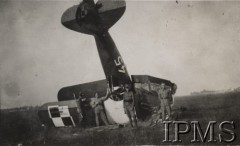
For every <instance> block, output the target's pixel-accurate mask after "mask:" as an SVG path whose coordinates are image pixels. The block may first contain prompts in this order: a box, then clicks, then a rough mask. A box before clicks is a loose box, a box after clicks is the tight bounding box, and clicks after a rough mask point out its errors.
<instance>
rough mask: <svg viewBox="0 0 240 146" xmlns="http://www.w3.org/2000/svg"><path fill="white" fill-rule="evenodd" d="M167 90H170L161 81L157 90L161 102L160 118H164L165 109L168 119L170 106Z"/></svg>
mask: <svg viewBox="0 0 240 146" xmlns="http://www.w3.org/2000/svg"><path fill="white" fill-rule="evenodd" d="M169 92H170V90H169V89H168V88H166V87H165V84H164V83H161V85H160V88H159V90H158V98H159V100H160V102H161V113H162V119H163V120H166V119H165V117H166V113H165V111H167V114H168V117H169V120H170V117H171V108H170V101H169Z"/></svg>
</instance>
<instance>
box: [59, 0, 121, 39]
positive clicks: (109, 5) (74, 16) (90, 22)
mask: <svg viewBox="0 0 240 146" xmlns="http://www.w3.org/2000/svg"><path fill="white" fill-rule="evenodd" d="M125 9H126V2H125V0H99V1H97V2H96V3H94V1H93V0H83V1H82V2H81V3H80V4H79V5H75V6H73V7H71V8H69V9H67V10H66V11H65V12H64V13H63V15H62V19H61V22H62V24H63V25H64V26H65V27H67V28H69V29H71V30H74V31H77V32H81V33H85V34H91V35H94V34H98V33H105V32H107V31H108V30H109V29H110V28H111V27H112V26H113V25H114V24H115V23H116V22H117V21H118V20H119V19H120V18H121V17H122V15H123V13H124V12H125Z"/></svg>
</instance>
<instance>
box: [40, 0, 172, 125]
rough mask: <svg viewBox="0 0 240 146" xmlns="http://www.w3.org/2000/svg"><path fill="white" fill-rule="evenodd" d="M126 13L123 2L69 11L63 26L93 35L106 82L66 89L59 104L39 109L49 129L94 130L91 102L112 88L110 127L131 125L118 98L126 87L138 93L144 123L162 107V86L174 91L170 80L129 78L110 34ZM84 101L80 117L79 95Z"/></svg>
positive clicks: (87, 1)
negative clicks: (129, 86)
mask: <svg viewBox="0 0 240 146" xmlns="http://www.w3.org/2000/svg"><path fill="white" fill-rule="evenodd" d="M125 9H126V3H125V1H124V0H98V1H97V2H96V3H95V2H94V1H93V0H83V1H82V2H81V3H80V4H79V5H74V6H72V7H70V8H69V9H67V10H66V11H65V12H64V13H63V15H62V19H61V22H62V24H63V25H64V26H65V27H66V28H68V29H71V30H73V31H77V32H80V33H84V34H88V35H92V36H93V37H94V38H95V41H96V46H97V50H98V54H99V57H100V60H101V64H102V67H103V70H104V73H105V76H106V79H103V80H99V81H94V82H89V83H83V84H79V85H73V86H68V87H63V88H62V89H60V90H59V92H58V102H50V103H46V104H44V105H42V106H41V107H40V108H39V111H38V115H39V118H40V120H41V122H42V123H43V124H44V125H46V126H55V127H64V126H76V125H79V124H80V122H81V121H82V120H83V121H85V122H84V123H83V124H82V125H81V126H83V127H94V126H95V116H94V112H93V108H92V107H91V106H90V102H91V100H92V98H93V97H94V94H95V93H98V95H99V96H105V95H106V89H107V88H110V90H111V91H110V93H111V96H110V98H108V99H107V100H106V101H105V102H104V107H105V111H106V115H107V118H108V120H109V122H110V123H112V124H114V123H116V124H125V123H127V122H129V120H128V117H127V115H126V114H125V113H124V109H123V99H122V97H121V95H120V94H119V92H120V90H119V89H120V88H121V86H122V85H124V84H131V85H132V87H133V90H134V93H135V109H136V115H137V118H138V119H140V120H142V121H144V120H147V119H148V118H149V117H151V115H152V110H153V109H154V108H155V107H158V106H159V101H158V97H157V93H156V92H154V91H155V90H156V88H158V86H159V85H160V84H161V83H165V84H166V85H167V86H168V87H170V88H171V89H172V91H174V93H175V91H176V85H175V84H174V83H172V82H171V81H169V80H165V79H160V78H156V77H152V76H148V75H131V77H130V76H129V74H128V71H127V68H126V65H125V64H124V62H123V59H122V57H121V55H120V53H119V51H118V49H117V47H116V45H115V43H114V41H113V39H112V38H111V36H110V34H109V32H108V30H109V29H110V28H111V27H112V26H113V25H114V24H115V23H116V22H117V21H118V20H119V19H120V18H121V16H122V15H123V14H124V12H125ZM79 93H81V96H82V97H83V98H85V101H84V104H82V105H80V106H82V107H80V108H82V109H83V111H80V112H84V116H80V115H82V114H83V113H79V110H78V108H79V107H78V105H77V99H78V98H79V97H78V94H79Z"/></svg>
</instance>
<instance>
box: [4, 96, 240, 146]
mask: <svg viewBox="0 0 240 146" xmlns="http://www.w3.org/2000/svg"><path fill="white" fill-rule="evenodd" d="M37 109H38V107H25V108H22V109H10V110H1V119H0V122H1V123H0V126H1V132H0V140H1V145H16V144H20V143H21V144H23V145H44V144H46V145H84V146H85V145H162V144H175V143H163V142H162V141H163V140H164V126H163V125H159V126H156V127H139V128H138V129H131V128H119V129H114V130H103V131H100V132H97V131H86V130H84V129H80V128H49V129H47V130H46V129H44V128H43V127H41V123H40V122H39V119H38V116H37ZM173 109H174V110H173V111H174V115H175V117H176V120H179V121H180V120H184V121H192V120H196V121H199V122H200V124H201V125H202V128H203V130H205V128H206V126H207V124H208V122H209V121H217V122H218V123H217V125H216V131H215V133H216V134H215V138H216V139H217V140H218V134H219V133H220V132H221V131H219V130H218V127H217V126H218V125H219V123H220V122H222V121H225V120H227V121H234V124H235V126H236V128H235V133H236V134H237V138H236V140H235V141H234V142H233V143H230V144H239V143H240V139H239V137H240V114H239V111H240V93H237V92H236V93H225V94H215V95H198V96H191V97H190V96H185V97H177V98H175V105H174V107H173ZM169 133H170V139H174V128H173V126H172V127H171V128H170V131H169ZM180 138H181V140H182V141H183V142H182V143H177V144H184V145H186V144H192V143H190V140H191V139H192V138H193V136H192V131H191V132H189V133H188V134H185V135H180ZM200 144H208V143H200ZM215 144H225V143H219V140H218V143H214V145H215ZM211 145H213V144H211Z"/></svg>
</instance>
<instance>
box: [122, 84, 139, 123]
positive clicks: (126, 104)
mask: <svg viewBox="0 0 240 146" xmlns="http://www.w3.org/2000/svg"><path fill="white" fill-rule="evenodd" d="M125 90H126V91H125V92H124V94H123V108H124V112H125V114H127V116H128V118H129V121H130V124H131V127H133V123H132V121H134V124H135V127H137V119H136V115H135V110H134V106H135V105H134V95H133V92H132V91H130V85H128V84H126V85H125Z"/></svg>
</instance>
